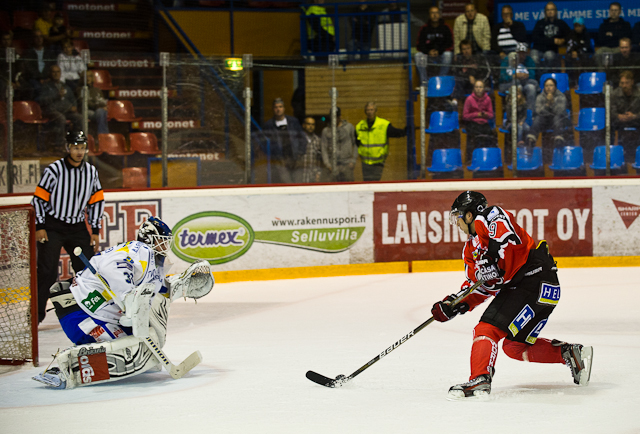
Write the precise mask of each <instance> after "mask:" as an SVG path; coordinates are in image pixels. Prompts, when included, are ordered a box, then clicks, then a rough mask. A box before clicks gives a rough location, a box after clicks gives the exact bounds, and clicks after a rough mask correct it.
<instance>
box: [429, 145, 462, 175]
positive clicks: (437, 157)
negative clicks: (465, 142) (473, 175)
mask: <svg viewBox="0 0 640 434" xmlns="http://www.w3.org/2000/svg"><path fill="white" fill-rule="evenodd" d="M427 170H428V171H429V172H436V173H441V172H454V171H456V170H462V152H461V151H460V148H453V149H435V150H434V151H433V157H431V167H428V168H427Z"/></svg>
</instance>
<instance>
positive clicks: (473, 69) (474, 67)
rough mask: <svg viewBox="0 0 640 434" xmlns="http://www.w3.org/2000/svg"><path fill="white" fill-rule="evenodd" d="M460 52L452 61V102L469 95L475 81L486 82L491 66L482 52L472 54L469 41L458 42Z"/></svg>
mask: <svg viewBox="0 0 640 434" xmlns="http://www.w3.org/2000/svg"><path fill="white" fill-rule="evenodd" d="M459 48H460V53H461V54H458V55H457V56H456V58H455V61H454V65H455V66H454V76H455V79H456V86H455V89H454V90H453V102H454V104H457V100H459V99H462V98H464V97H465V96H467V95H470V94H471V93H472V92H473V89H474V86H475V83H476V81H478V80H480V81H482V82H486V81H487V79H488V78H489V75H490V74H491V68H490V67H489V62H488V61H487V58H486V57H484V55H483V54H482V53H477V54H473V50H472V48H471V41H468V40H466V39H465V40H463V41H462V42H460V47H459Z"/></svg>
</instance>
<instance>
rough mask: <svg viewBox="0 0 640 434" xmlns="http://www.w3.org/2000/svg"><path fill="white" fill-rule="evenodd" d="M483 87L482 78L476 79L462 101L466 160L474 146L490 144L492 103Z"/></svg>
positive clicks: (492, 114) (492, 130)
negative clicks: (469, 92)
mask: <svg viewBox="0 0 640 434" xmlns="http://www.w3.org/2000/svg"><path fill="white" fill-rule="evenodd" d="M484 88H485V84H484V82H483V81H482V80H478V81H476V82H475V84H474V86H473V93H472V94H471V95H469V96H468V97H467V99H466V100H465V102H464V111H463V114H462V120H463V122H464V128H465V129H466V131H467V160H466V161H470V158H471V155H472V153H473V150H474V149H475V148H479V147H487V146H492V143H491V142H492V137H493V133H494V128H493V127H492V126H491V125H489V121H490V120H492V119H494V112H493V104H492V103H491V98H489V95H487V93H486V92H485V89H484ZM494 125H495V124H494Z"/></svg>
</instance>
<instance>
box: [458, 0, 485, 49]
mask: <svg viewBox="0 0 640 434" xmlns="http://www.w3.org/2000/svg"><path fill="white" fill-rule="evenodd" d="M463 40H466V41H469V42H470V43H471V49H472V50H473V54H476V53H478V52H485V51H489V50H490V49H491V26H490V25H489V20H488V19H487V17H486V16H484V15H482V14H479V13H478V12H476V7H475V6H474V5H473V4H472V3H469V4H467V5H466V6H465V7H464V14H462V15H459V16H458V17H457V18H456V20H455V21H454V23H453V43H454V49H455V54H460V43H461V42H462V41H463Z"/></svg>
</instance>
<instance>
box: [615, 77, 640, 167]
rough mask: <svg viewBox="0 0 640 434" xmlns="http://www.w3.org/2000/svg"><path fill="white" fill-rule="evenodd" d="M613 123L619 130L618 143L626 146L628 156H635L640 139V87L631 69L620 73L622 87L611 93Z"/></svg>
mask: <svg viewBox="0 0 640 434" xmlns="http://www.w3.org/2000/svg"><path fill="white" fill-rule="evenodd" d="M611 124H612V126H613V127H614V128H615V129H616V131H618V143H619V144H621V145H622V146H624V150H625V153H626V155H627V157H629V156H633V155H634V152H635V148H636V147H637V146H638V141H639V139H640V89H638V88H637V87H636V86H635V82H634V78H633V74H632V73H631V71H622V72H621V73H620V87H618V88H617V89H615V90H614V91H613V92H612V93H611ZM625 128H635V130H625ZM611 139H612V141H613V137H612V138H611Z"/></svg>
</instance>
